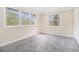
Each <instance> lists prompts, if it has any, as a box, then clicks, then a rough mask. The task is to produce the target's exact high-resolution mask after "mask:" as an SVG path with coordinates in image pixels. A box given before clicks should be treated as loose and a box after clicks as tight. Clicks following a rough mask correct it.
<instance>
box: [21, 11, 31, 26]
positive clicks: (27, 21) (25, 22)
mask: <svg viewBox="0 0 79 59" xmlns="http://www.w3.org/2000/svg"><path fill="white" fill-rule="evenodd" d="M21 16H22V18H21V19H22V24H23V25H29V24H30V16H29V13H25V12H22V14H21Z"/></svg>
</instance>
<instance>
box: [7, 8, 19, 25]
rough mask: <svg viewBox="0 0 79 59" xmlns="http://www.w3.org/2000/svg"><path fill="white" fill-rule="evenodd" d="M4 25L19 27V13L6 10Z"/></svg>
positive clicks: (9, 9)
mask: <svg viewBox="0 0 79 59" xmlns="http://www.w3.org/2000/svg"><path fill="white" fill-rule="evenodd" d="M6 25H19V12H18V11H17V10H15V9H11V8H6Z"/></svg>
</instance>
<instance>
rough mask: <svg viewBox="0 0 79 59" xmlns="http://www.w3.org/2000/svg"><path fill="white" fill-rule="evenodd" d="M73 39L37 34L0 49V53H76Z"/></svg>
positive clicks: (75, 43)
mask: <svg viewBox="0 0 79 59" xmlns="http://www.w3.org/2000/svg"><path fill="white" fill-rule="evenodd" d="M78 51H79V46H78V44H77V42H76V40H75V39H74V38H70V37H64V36H58V35H48V34H38V35H35V36H32V37H30V38H26V39H23V40H20V41H18V42H15V43H12V44H9V45H6V46H3V47H0V52H78Z"/></svg>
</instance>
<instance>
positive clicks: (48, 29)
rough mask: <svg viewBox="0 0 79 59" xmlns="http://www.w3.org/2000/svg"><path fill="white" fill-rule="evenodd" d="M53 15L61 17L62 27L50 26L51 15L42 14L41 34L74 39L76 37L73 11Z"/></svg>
mask: <svg viewBox="0 0 79 59" xmlns="http://www.w3.org/2000/svg"><path fill="white" fill-rule="evenodd" d="M52 14H59V15H60V17H61V25H60V26H48V15H49V14H41V25H40V27H41V29H40V32H41V33H48V34H55V35H62V36H68V37H73V36H74V25H73V24H74V23H73V22H74V19H73V16H74V13H73V10H72V9H69V10H65V11H61V12H55V13H52Z"/></svg>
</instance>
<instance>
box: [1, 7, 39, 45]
mask: <svg viewBox="0 0 79 59" xmlns="http://www.w3.org/2000/svg"><path fill="white" fill-rule="evenodd" d="M26 11H27V10H26ZM38 20H39V16H38V15H37V22H38ZM37 29H38V24H37V25H36V26H23V27H6V28H5V27H4V8H3V7H0V46H2V45H5V44H8V43H10V42H13V41H17V40H20V39H22V38H25V37H26V38H27V37H29V36H32V35H35V34H37V33H38V31H37Z"/></svg>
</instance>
